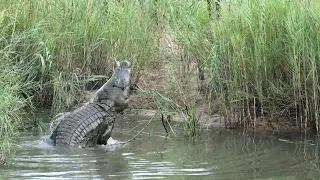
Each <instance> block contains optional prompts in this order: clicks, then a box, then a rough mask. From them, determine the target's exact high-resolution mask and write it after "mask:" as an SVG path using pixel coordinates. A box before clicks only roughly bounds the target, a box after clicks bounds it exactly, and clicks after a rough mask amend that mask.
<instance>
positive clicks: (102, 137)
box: [97, 117, 115, 145]
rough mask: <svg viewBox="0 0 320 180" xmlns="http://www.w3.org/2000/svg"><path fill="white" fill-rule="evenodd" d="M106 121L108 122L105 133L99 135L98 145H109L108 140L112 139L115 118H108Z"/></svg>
mask: <svg viewBox="0 0 320 180" xmlns="http://www.w3.org/2000/svg"><path fill="white" fill-rule="evenodd" d="M105 121H106V122H107V123H106V125H107V127H105V128H104V129H105V131H101V134H99V137H98V142H97V144H104V145H106V144H108V139H109V138H110V137H111V133H112V130H113V127H114V122H115V118H114V117H106V119H105Z"/></svg>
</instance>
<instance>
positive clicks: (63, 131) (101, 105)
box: [50, 61, 131, 148]
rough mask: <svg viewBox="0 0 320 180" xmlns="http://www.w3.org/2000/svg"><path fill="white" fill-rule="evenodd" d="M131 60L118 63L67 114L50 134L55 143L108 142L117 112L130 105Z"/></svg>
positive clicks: (81, 144)
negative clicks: (86, 98) (89, 96)
mask: <svg viewBox="0 0 320 180" xmlns="http://www.w3.org/2000/svg"><path fill="white" fill-rule="evenodd" d="M130 76H131V69H130V63H129V62H127V61H123V62H120V63H117V67H116V69H115V71H114V73H113V75H112V77H111V78H110V79H109V80H108V82H106V83H105V84H104V85H103V86H102V87H101V88H100V89H99V90H98V91H97V93H95V95H94V97H93V98H92V99H91V100H90V101H89V102H88V103H86V104H84V105H83V106H82V107H80V108H77V109H75V110H74V111H72V112H70V113H68V114H66V115H65V116H64V117H62V118H61V121H60V123H59V124H58V125H57V127H56V128H55V130H54V131H53V133H52V135H51V136H50V138H51V139H52V140H53V144H54V145H56V146H68V147H80V148H84V147H88V146H94V145H96V144H106V143H107V140H108V139H109V138H110V137H111V132H112V129H113V126H114V119H115V118H114V113H115V112H120V111H123V110H124V109H125V108H127V107H128V97H129V89H130Z"/></svg>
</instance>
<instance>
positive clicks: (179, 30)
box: [0, 0, 320, 152]
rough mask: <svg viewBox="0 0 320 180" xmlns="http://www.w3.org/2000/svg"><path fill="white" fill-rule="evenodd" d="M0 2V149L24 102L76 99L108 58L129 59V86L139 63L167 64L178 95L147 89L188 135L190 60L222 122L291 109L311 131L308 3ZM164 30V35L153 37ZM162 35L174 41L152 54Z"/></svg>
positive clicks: (315, 67) (312, 5)
mask: <svg viewBox="0 0 320 180" xmlns="http://www.w3.org/2000/svg"><path fill="white" fill-rule="evenodd" d="M105 2H107V3H105ZM0 6H1V7H2V8H1V12H0V25H1V26H0V47H1V50H0V55H1V56H0V60H1V64H0V67H1V72H0V77H1V82H0V88H1V89H0V101H1V102H4V103H3V105H1V107H0V111H1V113H2V115H1V117H0V123H1V124H0V125H1V126H0V133H1V134H0V135H1V136H0V139H1V143H2V142H3V143H4V145H3V146H1V148H5V147H8V145H9V143H8V142H9V141H8V138H5V137H11V136H12V135H13V133H14V132H15V130H14V129H15V127H16V124H17V123H15V122H18V120H19V117H20V116H19V114H20V113H23V111H22V110H21V108H22V107H24V105H25V104H26V102H28V104H30V106H29V107H31V102H32V103H33V105H34V106H37V107H52V108H53V109H52V112H54V114H56V112H60V111H63V110H65V109H67V108H69V107H70V106H73V105H74V104H75V103H78V102H80V101H81V100H82V98H83V97H82V92H83V90H84V88H85V86H86V83H87V82H89V81H91V80H92V77H93V75H95V74H103V75H110V72H111V71H112V69H113V64H114V60H115V59H117V60H121V59H128V60H130V61H131V62H132V63H133V73H134V74H133V82H132V83H133V84H136V83H138V81H139V78H140V76H141V75H142V74H143V72H144V70H145V69H146V68H149V67H152V68H156V67H158V66H162V65H171V68H172V69H170V75H169V76H170V78H171V79H170V80H171V81H170V82H169V83H171V85H170V86H172V87H174V88H171V89H169V90H170V91H172V92H173V94H175V95H178V96H180V100H181V103H180V104H179V103H178V102H174V97H173V98H171V99H169V98H167V97H165V96H163V95H162V94H161V93H158V92H154V91H150V92H149V93H150V95H151V96H152V97H153V99H154V100H155V101H156V103H157V105H158V106H159V108H160V110H161V111H162V113H167V112H170V111H180V112H183V113H185V114H188V118H187V121H186V124H185V128H186V129H189V130H190V131H189V132H190V134H194V133H193V132H194V131H193V130H195V127H194V126H193V124H194V122H196V117H195V109H196V106H195V104H196V102H197V100H196V98H194V97H193V99H192V98H191V99H190V98H189V96H190V94H192V93H190V92H191V91H190V90H189V89H188V88H190V87H189V86H188V85H189V84H188V83H189V81H190V79H191V78H192V77H194V76H195V73H194V72H192V71H191V70H190V68H189V67H190V64H192V63H196V64H197V66H198V68H199V76H200V77H201V78H205V82H206V84H207V86H208V87H207V89H208V91H210V92H211V91H212V92H214V93H216V96H217V98H218V103H219V107H220V113H221V114H222V115H224V116H225V119H227V121H228V122H229V123H228V124H229V125H230V126H231V127H233V126H235V125H236V124H239V123H248V124H249V125H254V123H255V118H256V117H258V116H261V115H262V116H269V117H275V116H286V117H294V118H296V120H297V124H298V125H299V126H301V127H305V126H307V125H308V124H309V123H311V124H312V123H314V124H315V126H316V127H317V129H318V130H319V126H320V125H319V111H320V110H319V98H318V95H319V85H318V84H319V82H318V79H319V77H318V74H319V49H320V48H319V47H320V43H319V42H320V35H319V34H320V26H319V22H320V13H319V12H320V3H319V2H318V1H312V0H309V1H308V0H304V1H300V0H292V1H287V0H273V1H268V0H252V1H251V0H232V1H231V0H223V1H222V2H221V4H220V11H221V12H211V13H209V12H208V4H207V1H198V0H189V1H185V0H167V1H156V0H123V1H118V0H108V1H102V0H101V1H96V0H87V1H81V0H70V1H67V0H56V1H44V0H39V1H13V0H0ZM212 6H214V5H213V4H212ZM213 9H214V8H213ZM209 14H211V15H212V18H210V17H209ZM217 14H219V16H218V15H217ZM166 34H168V36H170V38H171V41H172V42H165V44H163V41H162V40H163V39H162V38H163V36H165V35H166ZM166 43H168V44H170V45H172V44H173V45H176V46H177V48H176V49H175V50H174V52H171V53H168V54H162V52H163V49H161V48H163V47H164V46H169V45H168V44H166ZM168 55H169V56H168ZM167 94H169V93H167ZM167 94H166V96H167ZM192 95H193V96H199V94H192ZM168 97H171V96H169V95H168ZM185 107H189V111H188V112H187V111H186V109H185ZM243 119H249V121H248V120H247V121H246V122H243ZM24 121H25V120H24ZM5 134H6V135H7V136H5ZM2 135H4V136H2ZM6 149H7V148H6ZM2 150H3V149H2ZM3 152H5V151H4V150H3Z"/></svg>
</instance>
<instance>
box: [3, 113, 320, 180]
mask: <svg viewBox="0 0 320 180" xmlns="http://www.w3.org/2000/svg"><path fill="white" fill-rule="evenodd" d="M155 122H156V121H155ZM155 122H154V123H152V124H151V125H150V127H148V129H146V130H145V131H144V132H143V133H142V134H141V135H140V136H138V138H137V139H136V140H135V141H132V142H130V143H129V144H126V145H121V146H120V145H118V146H98V147H95V148H89V149H65V148H56V147H52V146H50V145H48V144H46V143H45V142H43V141H41V140H39V139H40V138H41V136H40V135H38V134H36V133H35V132H25V133H21V135H20V136H19V139H18V144H19V146H18V147H17V156H16V158H15V159H14V165H13V166H11V167H8V168H5V169H4V170H3V175H2V176H3V177H4V178H9V179H204V180H206V179H224V180H226V179H297V180H298V179H299V180H300V179H320V169H319V165H320V164H319V162H320V161H319V143H318V141H317V140H316V139H317V137H308V138H302V137H299V136H296V137H294V136H292V137H290V136H279V135H272V136H271V135H269V136H262V135H254V134H252V133H251V134H247V133H242V132H240V131H227V130H225V131H219V130H210V131H202V133H201V136H200V137H199V138H198V139H197V140H196V141H195V142H191V141H187V140H185V138H184V137H183V135H182V130H179V129H177V130H176V133H177V135H176V136H170V137H166V136H165V131H164V130H163V127H161V124H160V123H158V122H157V123H155ZM146 123H147V120H141V119H140V120H133V119H125V120H118V121H117V122H116V127H115V129H114V131H113V135H112V136H113V138H114V139H116V140H122V141H125V140H128V139H130V138H131V137H133V136H134V135H135V134H136V133H137V132H139V131H140V130H141V129H142V128H143V127H144V124H146Z"/></svg>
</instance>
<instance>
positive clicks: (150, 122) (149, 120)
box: [117, 113, 157, 144]
mask: <svg viewBox="0 0 320 180" xmlns="http://www.w3.org/2000/svg"><path fill="white" fill-rule="evenodd" d="M156 115H157V113H156V114H154V115H153V116H152V118H151V119H150V120H149V122H148V124H147V125H146V126H145V127H143V128H142V129H141V130H140V131H139V132H138V134H136V135H135V136H133V137H132V138H131V139H129V140H128V141H125V142H120V143H117V144H127V143H129V142H130V141H133V140H134V139H135V138H136V137H137V136H139V134H141V133H142V132H143V131H144V130H145V129H146V128H147V127H148V126H149V124H150V123H151V121H152V120H153V119H154V117H156Z"/></svg>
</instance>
